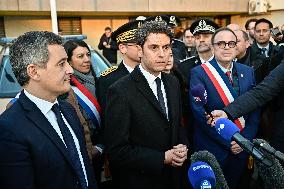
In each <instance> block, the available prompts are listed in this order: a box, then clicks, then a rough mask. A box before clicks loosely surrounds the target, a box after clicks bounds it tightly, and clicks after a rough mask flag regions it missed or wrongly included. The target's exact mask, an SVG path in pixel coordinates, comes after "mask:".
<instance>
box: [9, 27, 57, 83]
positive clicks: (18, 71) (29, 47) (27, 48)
mask: <svg viewBox="0 0 284 189" xmlns="http://www.w3.org/2000/svg"><path fill="white" fill-rule="evenodd" d="M49 45H61V46H62V38H61V37H60V36H59V35H56V34H54V33H52V32H49V31H31V32H27V33H25V34H23V35H21V36H19V37H18V38H17V39H15V40H14V41H13V44H12V46H11V47H10V51H9V55H10V63H11V66H12V69H13V72H14V74H15V76H16V78H17V80H18V83H19V84H20V85H21V86H24V85H26V84H28V82H29V80H30V77H29V76H28V73H27V67H28V65H30V64H36V65H38V66H41V67H43V68H46V64H47V62H48V60H49V58H50V57H49V51H48V46H49Z"/></svg>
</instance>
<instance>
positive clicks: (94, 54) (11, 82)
mask: <svg viewBox="0 0 284 189" xmlns="http://www.w3.org/2000/svg"><path fill="white" fill-rule="evenodd" d="M62 38H63V40H64V41H68V40H84V39H86V38H87V36H86V35H66V36H62ZM14 39H15V38H8V37H6V38H0V45H1V46H2V49H1V51H0V114H1V113H2V112H3V111H4V110H5V109H6V105H7V104H8V102H10V100H11V99H12V98H14V97H15V96H16V95H17V94H18V93H19V92H20V91H21V86H20V85H19V83H18V82H17V79H16V77H15V75H14V73H13V71H12V66H11V64H10V59H9V46H10V45H11V43H12V41H13V40H14ZM89 47H90V50H91V59H92V69H93V71H94V72H95V73H96V76H100V74H101V72H103V71H105V70H106V69H108V68H109V67H110V66H111V64H110V63H109V62H108V60H107V59H106V58H105V57H103V56H102V55H101V54H100V53H99V52H98V51H96V50H95V49H93V48H92V47H91V46H89Z"/></svg>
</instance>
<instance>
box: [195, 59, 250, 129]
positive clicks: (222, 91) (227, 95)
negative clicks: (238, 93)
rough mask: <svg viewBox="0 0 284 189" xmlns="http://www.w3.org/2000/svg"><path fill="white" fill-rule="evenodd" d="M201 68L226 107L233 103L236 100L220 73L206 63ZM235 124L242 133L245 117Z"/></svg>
mask: <svg viewBox="0 0 284 189" xmlns="http://www.w3.org/2000/svg"><path fill="white" fill-rule="evenodd" d="M201 67H202V68H203V69H204V71H205V73H206V74H207V75H208V77H209V78H210V80H211V82H212V83H213V85H214V87H215V88H216V90H217V92H218V94H219V95H220V98H221V99H222V101H223V103H224V105H225V106H227V105H228V104H230V103H231V102H233V101H234V100H235V99H234V97H233V95H232V93H231V91H230V90H229V88H228V86H227V85H226V83H225V82H224V80H223V79H222V77H221V76H220V74H219V73H218V71H217V70H216V69H215V68H214V67H213V66H212V64H210V63H209V62H206V63H204V64H201ZM234 122H235V124H236V125H237V126H238V128H239V129H240V131H242V130H243V129H244V127H245V119H244V118H243V117H239V118H238V119H236V120H234Z"/></svg>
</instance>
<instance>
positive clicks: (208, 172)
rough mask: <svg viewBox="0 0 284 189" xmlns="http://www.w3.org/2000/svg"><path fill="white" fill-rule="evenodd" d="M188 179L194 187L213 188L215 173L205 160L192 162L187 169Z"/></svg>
mask: <svg viewBox="0 0 284 189" xmlns="http://www.w3.org/2000/svg"><path fill="white" fill-rule="evenodd" d="M188 179H189V181H190V183H191V185H192V186H193V188H194V189H211V188H215V183H216V179H215V175H214V172H213V170H212V168H211V167H210V166H209V165H208V164H207V163H205V162H202V161H198V162H195V163H192V164H191V165H190V167H189V169H188Z"/></svg>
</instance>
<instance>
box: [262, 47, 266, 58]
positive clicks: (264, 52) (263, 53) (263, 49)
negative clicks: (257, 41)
mask: <svg viewBox="0 0 284 189" xmlns="http://www.w3.org/2000/svg"><path fill="white" fill-rule="evenodd" d="M266 51H267V49H266V48H261V54H262V55H264V56H265V57H266Z"/></svg>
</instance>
